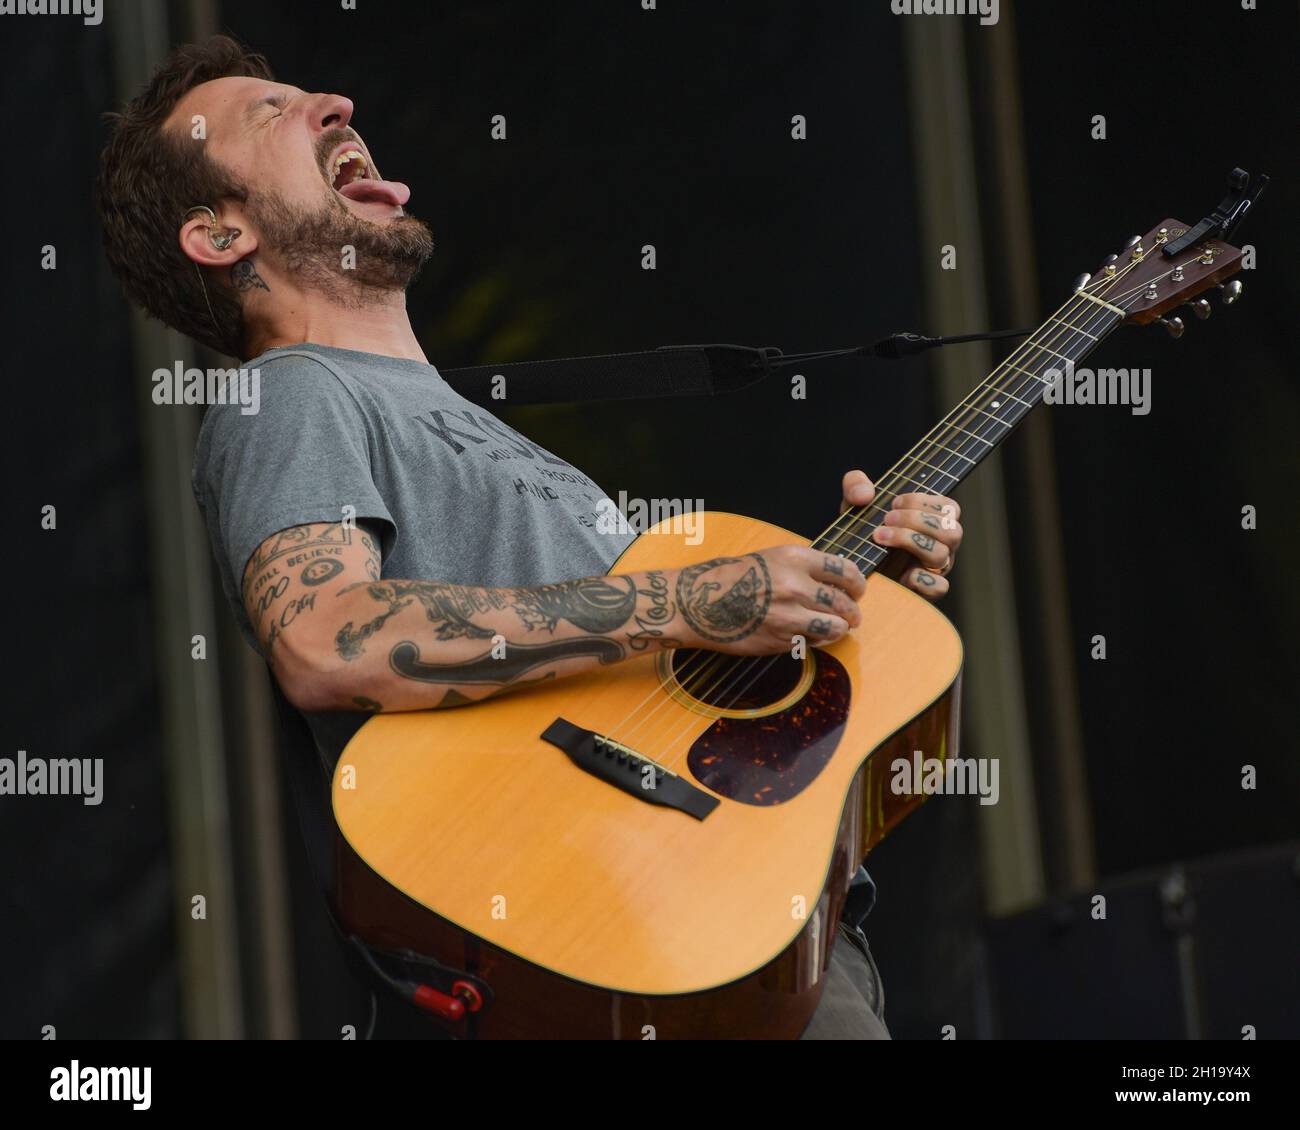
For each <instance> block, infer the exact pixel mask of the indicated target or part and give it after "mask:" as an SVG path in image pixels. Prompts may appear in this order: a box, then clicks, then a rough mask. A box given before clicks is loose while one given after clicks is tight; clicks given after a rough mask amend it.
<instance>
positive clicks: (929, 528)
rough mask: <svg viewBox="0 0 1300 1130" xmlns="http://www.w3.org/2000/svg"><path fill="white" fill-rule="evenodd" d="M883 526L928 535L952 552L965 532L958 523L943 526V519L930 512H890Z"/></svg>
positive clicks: (959, 543)
mask: <svg viewBox="0 0 1300 1130" xmlns="http://www.w3.org/2000/svg"><path fill="white" fill-rule="evenodd" d="M884 524H885V525H887V526H901V527H903V528H905V529H909V530H916V531H918V532H919V533H922V534H929V535H930V536H931V537H933V538H934V539H935V540H936V541H941V542H943V544H944V545H946V546H947V547H948V548H949V549H954V550H955V549H956V548H957V547H958V546H959V545H961V539H962V534H963V533H964V532H965V531H964V530H963V529H962V528H961V523H960V522H949V523H946V524H945V522H944V520H943V518H942V517H941V516H940V515H938V514H935V513H934V512H933V511H931V510H890V511H889V512H888V513H887V514H886V515H885V520H884Z"/></svg>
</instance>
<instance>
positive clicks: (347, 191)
mask: <svg viewBox="0 0 1300 1130" xmlns="http://www.w3.org/2000/svg"><path fill="white" fill-rule="evenodd" d="M339 195H340V196H346V197H347V198H348V199H349V200H355V201H357V202H358V203H362V204H365V203H378V204H391V205H393V206H394V207H395V208H400V207H401V206H402V205H403V204H405V203H406V202H407V201H408V200H410V199H411V190H410V189H409V188H407V187H406V185H404V184H403V183H402V182H401V181H399V180H375V179H374V178H373V177H365V178H363V179H361V180H354V181H350V182H349V183H348V184H345V185H344V186H343V187H342V188H340V189H339Z"/></svg>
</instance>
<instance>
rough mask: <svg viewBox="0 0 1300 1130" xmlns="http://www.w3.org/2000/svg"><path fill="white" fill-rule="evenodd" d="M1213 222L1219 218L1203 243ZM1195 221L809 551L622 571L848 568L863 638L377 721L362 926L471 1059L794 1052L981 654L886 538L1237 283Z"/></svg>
mask: <svg viewBox="0 0 1300 1130" xmlns="http://www.w3.org/2000/svg"><path fill="white" fill-rule="evenodd" d="M1203 223H1204V222H1203ZM1198 229H1199V230H1196V229H1194V230H1192V231H1190V232H1189V226H1188V225H1187V224H1185V223H1181V222H1179V221H1178V220H1172V219H1170V220H1165V221H1164V222H1163V223H1161V224H1159V225H1158V226H1157V227H1156V228H1154V229H1153V230H1151V231H1150V232H1148V233H1147V234H1146V235H1145V236H1143V237H1140V238H1139V237H1134V239H1133V240H1132V241H1130V243H1129V244H1128V245H1127V246H1126V247H1125V249H1124V250H1123V251H1121V252H1120V253H1118V255H1112V256H1110V257H1109V259H1107V260H1106V262H1105V263H1104V264H1103V265H1102V266H1101V267H1100V269H1099V270H1098V273H1097V274H1096V276H1095V277H1089V276H1084V277H1083V278H1082V279H1081V280H1080V281H1079V283H1078V284H1077V285H1076V289H1075V290H1074V292H1073V293H1072V294H1071V295H1070V297H1069V298H1068V299H1067V300H1066V301H1065V302H1064V303H1063V304H1062V305H1061V307H1060V308H1059V309H1057V310H1056V311H1055V312H1054V313H1053V314H1052V315H1051V316H1050V317H1049V318H1048V319H1047V320H1046V321H1044V322H1043V324H1042V325H1041V326H1040V327H1039V328H1038V329H1037V330H1036V331H1035V332H1034V333H1033V334H1032V335H1030V336H1029V337H1028V338H1027V339H1026V340H1025V341H1024V343H1023V344H1022V345H1020V346H1019V347H1018V348H1016V349H1015V350H1014V351H1013V352H1012V353H1011V355H1010V356H1009V357H1008V358H1007V359H1006V360H1005V361H1003V362H1002V363H1001V364H1000V365H998V366H997V367H996V368H995V369H994V370H993V372H992V373H990V374H989V376H988V377H987V379H985V380H984V381H983V382H982V383H981V384H980V385H979V386H978V387H977V388H975V389H974V390H973V391H972V392H971V393H970V395H969V396H967V397H966V398H965V399H964V400H963V401H962V402H961V403H960V404H958V405H957V406H956V407H955V408H954V409H953V410H952V411H951V412H949V413H948V414H947V415H946V416H944V417H943V419H942V420H941V421H940V422H939V423H938V424H937V425H936V426H935V427H934V428H933V429H931V431H930V432H928V433H927V434H926V435H925V436H924V437H923V438H922V439H921V440H920V441H919V442H918V443H917V444H916V445H915V446H914V447H913V448H912V449H911V450H910V451H909V452H908V453H907V454H906V455H905V456H904V457H903V458H902V459H901V460H899V462H898V463H896V464H895V465H894V466H893V467H891V468H890V469H889V471H888V472H887V473H886V474H885V475H884V476H882V477H881V478H880V479H879V481H878V483H877V495H876V500H875V502H873V503H872V504H871V505H870V506H866V507H860V508H857V509H854V510H849V511H848V512H846V513H844V514H843V515H841V516H840V517H839V518H838V519H837V520H836V521H834V522H833V523H832V524H831V525H830V526H829V527H828V528H827V529H826V530H825V531H824V532H823V533H822V534H820V535H819V536H818V537H817V538H816V539H814V540H813V541H811V542H809V541H807V540H806V539H804V538H801V537H798V536H797V535H795V534H792V533H789V532H788V531H786V530H782V529H779V528H777V527H775V526H772V525H769V524H767V523H766V522H760V521H755V520H753V519H751V518H745V517H741V516H739V515H735V514H726V513H712V512H711V513H707V514H705V515H704V518H703V522H702V527H703V531H704V541H703V543H702V544H695V545H688V544H686V538H685V535H683V534H681V533H676V534H675V533H673V532H672V528H671V523H670V522H665V523H663V524H661V525H660V526H659V527H656V528H655V529H652V530H650V531H648V532H647V533H645V534H643V535H642V536H640V537H638V538H637V539H636V540H635V541H634V542H633V543H632V544H631V545H630V546H629V547H628V548H627V550H626V552H624V554H623V555H622V556H621V557H620V558H619V559H618V561H616V562H615V563H614V565H613V566H612V567H611V572H628V571H635V570H649V569H667V568H674V567H684V566H688V565H690V564H692V563H694V562H699V561H703V560H707V559H709V558H713V557H719V556H730V557H738V556H741V555H744V554H746V553H751V552H753V551H756V550H759V549H762V548H765V547H767V546H772V545H779V544H804V545H808V544H810V545H812V546H813V547H814V548H817V549H822V550H825V551H826V552H828V553H841V554H845V555H847V556H850V557H852V558H853V559H854V560H856V561H857V562H858V563H859V564H860V565H861V567H862V569H863V571H864V572H865V573H867V574H868V579H867V589H866V594H865V596H864V597H863V599H862V601H861V608H862V624H861V626H860V627H859V628H858V629H857V630H856V631H855V632H854V633H852V634H851V636H850V637H847V638H845V639H844V640H842V641H840V642H838V643H835V644H834V645H831V646H828V647H824V648H809V649H808V650H807V653H806V654H804V655H802V656H799V657H795V656H794V655H783V656H777V657H762V658H737V657H731V656H724V655H720V654H718V653H716V652H705V651H690V650H684V649H678V650H674V651H663V652H659V653H657V654H655V655H648V656H645V657H642V658H640V659H632V660H629V661H626V662H623V663H620V664H617V665H614V666H611V667H610V668H608V669H605V670H596V671H592V672H588V673H586V674H583V675H579V676H576V677H569V678H564V679H559V680H552V681H549V682H546V683H541V684H538V685H536V686H534V687H530V688H528V689H526V690H523V691H521V692H519V693H517V694H513V695H505V696H502V697H500V698H497V699H491V700H488V701H485V702H483V703H479V704H475V705H471V706H465V707H460V708H453V709H444V710H430V711H421V712H414V713H405V714H384V715H377V716H376V717H374V718H373V719H371V720H370V721H368V722H367V723H366V724H365V725H364V726H363V727H362V728H361V729H360V730H359V731H358V732H357V734H356V736H355V737H354V738H353V739H352V741H351V742H350V743H349V745H348V746H347V748H346V749H345V750H344V752H343V755H342V757H341V758H340V760H339V763H338V769H337V771H336V774H335V777H334V782H333V786H332V795H333V808H334V815H335V819H336V821H337V824H338V827H339V829H340V831H341V834H342V839H341V840H340V842H339V853H338V860H337V875H336V892H335V909H336V911H337V914H338V917H339V918H340V920H341V922H342V923H343V926H344V928H345V929H346V930H350V931H353V932H355V933H356V934H358V935H359V936H361V937H363V938H365V939H366V940H367V941H368V942H369V943H370V944H372V945H374V946H376V947H380V948H386V949H388V950H391V951H394V952H398V951H414V952H418V953H420V954H423V955H426V957H427V959H428V961H427V965H426V973H425V975H424V980H425V981H427V985H426V987H425V989H424V990H422V993H423V997H424V999H422V1000H419V1001H418V1003H422V1004H424V1005H425V1006H426V1007H428V1008H430V1009H431V1010H432V1011H433V1012H435V1013H437V1014H438V1015H440V1016H441V1017H442V1018H443V1020H444V1021H445V1023H446V1024H447V1025H448V1027H449V1028H450V1029H451V1031H452V1032H453V1034H457V1035H461V1036H465V1037H490V1038H500V1037H525V1038H528V1037H531V1038H547V1037H550V1038H554V1037H576V1038H602V1039H604V1038H614V1039H646V1038H652V1037H653V1038H660V1039H663V1038H671V1037H684V1038H691V1037H696V1038H710V1037H732V1036H735V1037H753V1036H762V1037H772V1038H782V1037H797V1036H798V1035H799V1034H800V1032H801V1031H802V1030H803V1028H804V1027H805V1026H806V1025H807V1023H808V1020H809V1018H810V1017H811V1015H812V1012H813V1010H814V1009H815V1008H816V1006H817V1003H818V1000H819V999H820V995H821V990H822V986H823V983H824V974H825V972H826V969H827V962H828V958H829V953H830V947H831V945H832V943H833V942H834V941H835V937H836V933H837V923H838V922H839V919H840V914H841V911H842V909H843V907H844V904H845V898H846V895H847V891H848V888H849V883H850V879H851V878H852V876H853V874H854V873H855V871H856V869H857V867H858V865H859V863H860V862H861V861H862V860H863V859H864V858H865V857H866V856H867V854H868V853H869V852H870V851H871V850H872V849H873V848H874V847H875V846H876V845H877V844H878V843H879V842H880V841H881V839H882V838H883V837H884V836H885V835H886V834H887V833H888V832H889V831H890V830H891V829H892V828H894V827H895V826H896V825H897V824H898V822H899V821H901V820H902V819H903V818H904V817H905V816H907V815H908V814H909V813H911V812H912V811H913V810H915V808H916V807H917V806H918V805H919V804H920V803H921V802H922V801H923V799H924V795H923V794H921V793H916V794H906V793H904V794H899V793H896V792H895V791H893V789H892V787H891V782H892V781H894V779H895V774H894V772H893V771H892V767H891V763H892V762H893V761H894V760H895V759H896V758H904V759H909V760H910V759H912V757H913V754H914V751H916V750H920V751H922V753H923V755H924V757H926V758H932V759H936V760H938V761H939V762H945V761H946V760H947V759H949V758H953V757H955V756H957V754H958V745H957V736H958V705H959V688H960V683H959V675H960V672H961V668H962V645H961V640H960V639H959V638H958V635H957V632H956V630H955V629H954V628H953V627H952V625H951V624H950V623H949V622H948V620H947V619H946V618H945V617H944V615H943V614H942V613H941V612H939V611H938V610H937V609H936V608H934V607H933V606H932V605H931V604H929V603H928V602H926V601H925V600H923V599H922V598H921V597H919V596H917V595H916V594H914V593H912V592H911V591H909V590H908V589H905V588H903V587H902V586H901V585H899V584H897V583H895V582H894V581H892V580H890V579H889V577H888V576H886V575H884V574H885V572H887V569H886V570H882V569H881V566H882V565H885V564H886V556H887V551H886V550H884V549H883V548H881V547H879V546H877V545H876V544H874V543H873V542H871V541H870V540H869V535H870V533H871V531H872V530H873V529H874V528H875V526H876V525H877V523H878V522H879V521H880V520H881V518H882V516H883V513H884V509H885V508H887V507H888V506H889V504H890V501H891V500H892V499H893V497H894V496H895V495H896V494H898V493H903V492H908V491H924V492H932V493H935V494H948V493H950V492H951V491H952V489H953V488H954V487H955V486H956V485H957V484H958V483H960V482H961V481H962V480H963V479H964V478H965V477H966V475H968V474H969V473H970V472H971V471H972V470H974V469H975V467H976V466H977V465H978V464H979V462H980V461H981V460H982V459H983V458H984V457H985V456H986V455H988V453H989V452H990V451H992V450H993V449H994V448H995V447H997V445H998V444H999V443H1001V442H1002V441H1003V440H1004V439H1005V438H1006V437H1007V436H1008V435H1009V434H1010V432H1011V431H1012V430H1013V429H1014V428H1015V426H1016V425H1017V424H1018V423H1019V422H1020V421H1021V420H1022V419H1023V418H1024V417H1025V416H1026V415H1027V414H1028V413H1029V412H1030V411H1031V410H1032V409H1033V408H1034V407H1035V405H1037V404H1038V403H1039V402H1040V401H1041V400H1042V399H1043V397H1044V393H1045V390H1046V389H1047V387H1048V385H1049V384H1051V382H1052V381H1053V380H1054V379H1056V375H1057V373H1058V372H1059V371H1060V370H1061V369H1062V368H1063V367H1064V366H1065V364H1066V363H1067V362H1078V361H1081V360H1082V359H1083V358H1084V357H1086V356H1087V355H1088V354H1089V353H1091V352H1092V351H1093V350H1094V349H1095V348H1096V347H1097V345H1098V343H1099V342H1101V341H1102V340H1103V339H1104V338H1105V337H1106V336H1107V335H1108V334H1110V333H1111V332H1112V331H1113V330H1114V329H1115V328H1116V327H1117V326H1119V325H1120V324H1121V323H1124V322H1130V323H1137V324H1145V323H1149V322H1152V321H1153V320H1156V319H1159V320H1160V321H1161V322H1163V323H1164V324H1165V326H1166V328H1168V329H1169V330H1170V331H1171V332H1172V333H1174V334H1175V335H1177V334H1179V333H1181V330H1182V322H1181V321H1180V320H1179V319H1177V318H1166V317H1165V315H1166V314H1168V313H1169V312H1170V311H1172V310H1173V309H1174V308H1175V307H1177V306H1179V305H1181V304H1183V303H1189V302H1190V303H1192V305H1193V309H1194V310H1196V312H1197V313H1198V314H1202V316H1203V312H1204V299H1200V300H1199V301H1197V296H1198V295H1200V294H1201V293H1202V292H1203V291H1206V290H1209V289H1210V288H1212V287H1215V286H1216V285H1217V286H1219V287H1220V288H1221V289H1222V290H1223V292H1224V293H1223V297H1224V300H1225V301H1227V302H1231V301H1233V300H1234V299H1235V298H1236V295H1237V293H1238V292H1239V291H1240V283H1238V282H1232V283H1227V284H1225V282H1224V280H1225V279H1227V278H1228V277H1229V276H1231V275H1233V274H1234V273H1235V272H1236V271H1237V270H1238V267H1239V261H1240V258H1241V253H1240V252H1239V251H1238V250H1237V249H1236V248H1234V247H1231V246H1229V245H1228V244H1227V243H1224V242H1222V241H1220V240H1219V239H1216V238H1208V237H1202V235H1201V232H1202V231H1204V230H1205V229H1204V227H1203V226H1202V225H1198Z"/></svg>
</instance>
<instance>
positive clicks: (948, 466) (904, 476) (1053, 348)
mask: <svg viewBox="0 0 1300 1130" xmlns="http://www.w3.org/2000/svg"><path fill="white" fill-rule="evenodd" d="M1075 298H1080V299H1087V300H1088V304H1086V305H1085V304H1083V303H1080V304H1079V305H1078V306H1077V307H1076V308H1075V309H1073V310H1071V311H1070V312H1069V313H1068V314H1067V316H1066V317H1065V318H1062V317H1058V316H1057V315H1056V314H1053V315H1052V316H1051V317H1050V318H1048V319H1047V320H1046V321H1045V322H1044V323H1043V324H1042V325H1041V326H1039V327H1038V329H1036V330H1035V331H1034V332H1033V333H1032V334H1031V335H1030V336H1029V337H1028V338H1027V339H1026V340H1025V341H1024V343H1023V344H1021V345H1020V346H1019V347H1017V348H1016V349H1015V350H1013V351H1012V353H1011V355H1010V356H1009V357H1008V358H1007V359H1006V360H1004V361H1002V362H1001V363H1000V364H999V365H997V366H996V367H995V368H994V370H993V372H992V373H990V374H989V376H988V377H987V378H986V379H985V380H984V382H983V383H982V384H980V385H979V387H977V388H976V389H974V390H972V392H971V394H970V395H969V396H967V397H966V399H965V400H963V401H962V403H961V404H959V405H957V407H955V408H954V409H952V411H950V412H949V413H948V415H947V416H945V417H944V418H943V419H942V420H941V421H940V422H939V423H938V424H937V425H936V426H935V427H934V428H933V429H932V430H931V432H930V433H929V434H928V435H927V436H925V437H924V438H923V439H922V440H921V441H920V442H919V443H918V444H916V445H915V446H914V447H913V448H912V450H911V451H909V452H908V453H907V454H906V455H905V456H903V458H902V459H900V460H899V461H898V462H897V463H895V464H894V466H893V467H891V468H890V469H889V470H888V471H887V472H886V473H885V474H884V475H883V476H881V480H880V487H879V489H878V491H877V495H876V498H875V499H874V500H873V502H872V503H871V504H870V505H869V506H859V507H856V508H854V509H852V510H847V511H845V513H844V514H842V515H841V516H840V517H839V519H838V520H837V521H836V522H835V523H833V524H832V525H831V526H830V528H828V529H827V530H826V531H825V532H824V533H823V534H822V535H821V536H820V537H819V538H818V539H817V540H816V541H814V542H813V543H812V545H813V547H814V548H816V549H828V550H831V549H834V547H837V546H838V547H841V548H843V547H844V543H845V541H846V539H847V540H850V541H854V542H857V543H858V545H859V547H860V548H858V549H856V550H852V551H850V552H851V555H852V556H854V557H857V558H863V559H864V560H862V561H860V562H859V563H860V564H861V565H862V567H863V570H864V571H866V572H869V571H870V570H871V569H874V568H875V567H876V566H877V565H879V564H880V563H881V561H883V560H884V557H885V556H886V555H887V553H888V552H889V551H887V550H885V549H884V548H883V547H882V546H879V545H877V544H876V543H875V542H873V541H871V540H870V537H871V532H872V531H873V530H874V529H875V528H876V527H877V526H879V525H880V523H881V522H882V521H883V520H884V516H885V513H886V511H887V510H888V508H889V500H890V499H893V498H897V497H898V496H899V495H900V494H904V493H907V492H908V491H915V492H917V493H920V494H947V493H948V492H949V491H951V490H952V488H953V487H955V486H956V485H957V484H958V483H960V482H961V481H962V479H964V478H965V477H966V476H967V475H968V474H969V473H970V472H971V471H972V470H973V469H974V468H975V467H976V466H978V465H979V463H980V461H981V460H982V459H983V458H984V457H985V456H986V455H988V453H989V452H990V451H992V450H993V449H994V448H995V447H997V445H998V444H1000V443H1001V442H1002V441H1003V440H1004V439H1006V438H1007V436H1009V435H1010V434H1011V433H1012V431H1014V430H1015V427H1016V425H1017V424H1018V423H1020V421H1021V420H1023V419H1024V418H1025V417H1026V416H1027V415H1029V412H1030V410H1031V409H1033V408H1035V407H1036V406H1037V405H1038V404H1040V403H1041V402H1042V400H1043V396H1044V394H1045V393H1046V390H1047V386H1048V385H1049V384H1050V383H1051V381H1049V380H1048V379H1047V378H1046V377H1045V376H1044V375H1043V374H1044V373H1046V372H1047V371H1048V370H1049V369H1052V368H1054V367H1055V365H1056V362H1057V361H1064V362H1078V361H1081V360H1082V359H1083V358H1084V357H1086V356H1087V355H1088V354H1089V353H1091V352H1092V351H1093V350H1094V349H1095V348H1096V347H1097V345H1098V344H1099V343H1100V342H1101V341H1103V340H1104V339H1105V337H1106V336H1107V335H1108V334H1109V333H1110V332H1111V331H1112V330H1114V329H1115V327H1116V326H1118V325H1119V324H1120V322H1121V321H1123V319H1124V317H1125V314H1124V311H1123V310H1122V309H1121V308H1120V307H1118V306H1114V305H1112V304H1111V303H1109V302H1105V301H1103V300H1102V299H1100V298H1097V297H1096V296H1095V295H1091V294H1086V293H1084V292H1081V291H1079V292H1076V293H1075ZM1067 305H1068V303H1067ZM1058 313H1059V312H1058ZM1071 318H1075V319H1077V320H1078V321H1080V322H1086V323H1087V325H1088V328H1087V329H1084V328H1083V326H1082V325H1077V324H1074V323H1073V322H1072V321H1071V320H1070V319H1071ZM1047 341H1050V342H1051V345H1050V346H1049V345H1047V344H1045V342H1047ZM1061 350H1064V351H1065V352H1061ZM1027 366H1028V367H1027ZM1035 366H1036V368H1035ZM921 468H924V469H925V470H924V471H922V470H920V469H921ZM868 550H870V551H871V553H868Z"/></svg>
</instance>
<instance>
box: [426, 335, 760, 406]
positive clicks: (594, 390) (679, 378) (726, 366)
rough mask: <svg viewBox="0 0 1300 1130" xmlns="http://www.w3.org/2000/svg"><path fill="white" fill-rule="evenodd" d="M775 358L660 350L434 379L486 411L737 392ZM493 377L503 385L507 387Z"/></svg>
mask: <svg viewBox="0 0 1300 1130" xmlns="http://www.w3.org/2000/svg"><path fill="white" fill-rule="evenodd" d="M780 357H781V351H780V350H779V349H772V348H764V349H755V348H752V347H750V346H746V345H665V346H661V347H660V348H659V349H652V350H649V351H647V352H645V353H605V354H599V355H597V356H594V357H560V358H556V359H553V360H549V361H512V362H508V363H506V364H502V365H471V366H469V367H467V368H460V369H441V370H439V372H440V373H441V374H442V378H443V380H445V381H446V382H447V383H448V384H449V385H451V387H452V388H454V389H455V390H456V391H457V392H458V393H460V394H461V396H463V397H465V398H466V399H467V400H472V401H474V402H475V403H477V404H482V405H483V406H484V407H491V405H492V404H493V402H494V401H495V402H500V401H505V402H506V403H508V404H510V405H516V404H554V403H560V402H563V401H582V402H584V403H589V402H591V401H595V400H640V399H645V398H649V397H657V396H665V397H666V396H717V395H718V394H719V393H724V392H735V391H736V390H738V389H742V388H746V387H747V386H749V385H752V384H755V383H756V382H758V381H760V380H762V379H763V378H764V377H766V376H768V375H769V374H770V373H772V372H773V371H774V369H775V365H774V364H773V362H774V361H776V360H777V359H778V358H780ZM498 378H504V381H505V383H504V387H502V385H501V382H500V380H498Z"/></svg>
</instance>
